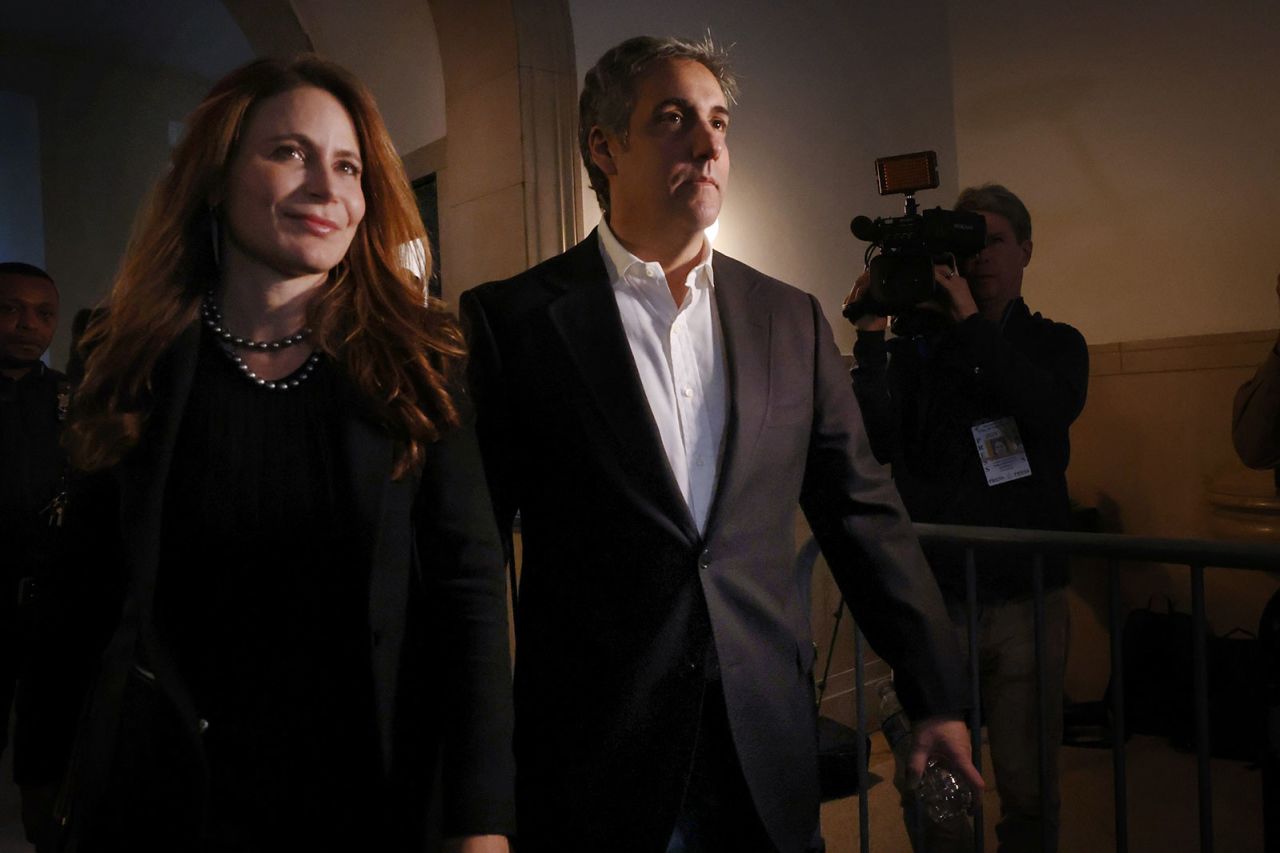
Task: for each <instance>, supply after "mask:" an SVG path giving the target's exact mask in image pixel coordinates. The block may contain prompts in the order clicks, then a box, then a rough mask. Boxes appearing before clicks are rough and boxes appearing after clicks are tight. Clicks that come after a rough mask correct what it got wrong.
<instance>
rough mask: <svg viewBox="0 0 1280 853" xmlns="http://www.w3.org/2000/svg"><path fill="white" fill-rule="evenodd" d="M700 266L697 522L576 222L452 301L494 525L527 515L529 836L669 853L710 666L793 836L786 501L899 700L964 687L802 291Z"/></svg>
mask: <svg viewBox="0 0 1280 853" xmlns="http://www.w3.org/2000/svg"><path fill="white" fill-rule="evenodd" d="M713 267H714V271H715V300H716V306H717V309H718V311H719V316H720V321H721V328H722V330H723V338H724V350H725V355H726V367H727V376H728V384H729V417H728V424H727V427H726V434H725V437H724V452H723V458H722V460H721V463H720V469H719V474H718V479H717V487H716V495H715V498H714V501H713V504H712V508H711V513H710V517H709V520H708V522H707V529H706V533H705V535H703V534H699V532H698V530H697V529H696V527H695V526H694V523H693V520H692V518H691V517H690V515H689V512H688V510H687V508H686V507H685V504H684V502H683V499H682V498H681V495H680V492H679V490H678V488H677V486H676V483H675V479H674V477H673V476H672V473H671V471H670V467H669V465H668V463H667V460H666V456H665V454H664V452H663V448H662V443H661V439H660V438H659V436H658V432H657V428H656V426H655V424H654V420H653V417H652V415H651V413H650V410H649V406H648V403H647V400H646V398H645V396H644V391H643V388H642V386H641V384H640V379H639V375H638V373H637V372H636V369H635V366H634V362H633V360H632V357H631V353H630V349H629V347H628V344H627V340H626V336H625V333H624V332H623V328H622V325H621V320H620V318H619V314H618V309H617V305H616V302H615V300H614V295H613V291H612V289H611V287H610V284H609V280H608V276H607V274H606V271H605V266H604V262H603V259H602V258H601V255H600V249H599V244H598V242H597V239H596V236H595V235H594V234H592V235H591V236H590V237H589V238H588V239H586V240H585V241H583V242H582V243H580V244H578V245H577V246H575V247H574V248H573V249H570V250H569V251H568V252H566V253H565V254H563V255H560V256H558V257H556V258H553V259H551V260H549V261H547V262H545V263H543V264H541V265H539V266H537V267H534V268H533V269H531V270H529V271H528V272H526V273H524V274H522V275H519V276H517V277H515V278H514V279H510V280H508V281H504V282H494V283H490V284H485V285H482V286H481V287H478V288H476V289H474V290H471V291H469V292H467V293H465V294H463V297H462V301H461V308H462V317H463V323H464V328H467V329H468V331H469V341H470V346H471V348H472V355H471V368H470V378H471V383H472V393H473V396H474V399H475V404H476V407H477V430H478V432H479V435H480V442H481V447H482V450H483V452H484V457H485V465H486V469H487V473H488V475H489V480H490V490H491V492H492V494H493V497H494V502H495V506H496V509H497V514H498V519H499V525H500V527H502V528H506V529H508V530H509V529H510V525H511V522H512V516H513V513H514V512H515V511H516V510H519V511H520V517H521V531H522V537H523V548H524V552H523V559H524V563H523V576H522V579H521V589H520V603H519V609H518V612H517V615H516V619H517V621H516V626H517V655H516V761H517V808H518V813H519V827H520V839H521V841H522V842H523V843H525V844H526V845H529V846H530V847H532V848H533V849H536V850H542V849H549V850H550V849H554V850H560V851H564V850H604V849H608V850H618V851H629V850H636V851H661V850H663V849H664V847H665V844H666V842H667V838H668V836H669V834H670V832H671V830H672V827H673V826H674V823H675V819H676V815H677V810H678V808H679V805H680V799H681V793H682V791H683V785H684V782H685V777H686V774H687V770H688V767H689V760H690V758H691V754H692V751H693V737H694V733H695V731H696V727H697V722H698V718H699V703H700V701H701V697H702V691H703V687H704V685H705V683H706V680H707V679H708V678H716V677H718V678H719V679H720V680H721V682H722V685H723V691H724V697H725V702H726V705H727V707H728V713H729V723H730V729H731V731H732V735H733V740H734V744H735V746H736V748H737V752H738V755H739V757H740V759H741V763H742V768H743V771H744V773H745V775H746V779H747V782H748V784H749V787H750V789H751V793H752V796H753V799H754V801H755V804H756V807H757V808H758V810H759V813H760V816H761V818H762V819H763V821H764V825H765V826H766V827H767V829H768V831H769V833H770V835H771V837H772V838H773V840H774V841H775V843H776V844H777V845H778V847H779V848H780V849H781V850H783V851H793V850H804V849H806V847H807V845H808V843H809V841H810V840H811V833H812V831H813V829H814V827H815V826H816V825H817V818H818V813H817V810H818V778H817V764H816V750H815V719H814V695H813V675H812V667H813V660H814V652H813V645H812V639H811V630H810V624H809V621H810V620H809V612H810V597H809V583H810V579H809V576H808V573H807V572H806V573H797V572H796V571H795V569H794V565H795V541H794V530H795V509H796V506H797V504H798V505H800V506H801V507H802V508H803V509H804V511H805V513H806V515H807V517H808V520H809V522H810V524H811V526H812V528H813V530H814V532H815V534H816V535H817V537H818V540H819V542H820V544H821V545H822V549H823V551H824V553H825V555H826V557H827V560H828V562H829V563H830V565H831V567H832V569H833V571H834V573H835V576H836V578H837V580H838V581H839V583H840V586H841V588H842V590H843V591H844V592H845V594H846V595H847V596H848V598H849V601H850V604H851V605H852V607H853V611H854V613H855V615H856V617H857V619H858V622H859V625H860V626H861V627H862V628H863V630H864V631H865V632H866V634H867V636H868V637H869V638H870V640H871V642H872V643H873V644H874V645H875V647H876V648H877V650H878V651H879V652H880V653H881V654H882V655H883V656H884V657H885V658H886V659H887V660H888V661H889V662H890V663H892V664H893V666H894V667H895V668H896V669H898V670H899V672H900V673H901V677H902V682H903V683H902V686H901V688H900V693H901V696H902V699H903V702H904V704H905V705H906V707H907V708H908V710H909V711H910V712H911V713H912V714H914V715H921V714H930V713H938V712H944V711H955V710H957V709H959V708H960V707H962V706H963V704H964V699H963V686H962V684H961V682H960V681H959V679H958V676H959V674H958V670H957V669H956V666H955V663H954V661H955V660H956V659H957V655H958V650H957V649H956V648H955V646H954V640H953V639H952V637H951V634H950V633H949V627H948V625H949V623H948V621H947V617H946V613H945V611H944V609H943V604H942V599H941V596H940V595H939V592H938V588H937V585H936V584H935V583H934V581H933V579H932V577H931V575H930V573H929V570H928V567H927V566H926V565H925V563H924V559H923V557H922V555H921V553H920V549H919V546H918V545H917V542H916V538H915V536H914V533H913V532H912V529H911V527H910V526H909V524H908V521H907V518H906V515H905V514H904V512H903V509H902V505H901V502H900V500H899V498H898V495H897V492H896V491H895V489H894V487H893V484H892V482H891V481H890V480H889V478H888V476H887V474H886V472H885V470H884V469H883V468H882V467H881V466H880V465H879V464H878V463H877V462H876V461H875V459H874V458H873V457H872V455H871V452H870V450H869V449H868V446H867V441H866V437H865V435H864V433H863V429H862V423H861V419H860V416H859V413H858V407H857V404H856V403H855V401H854V398H853V394H852V392H851V390H850V388H849V384H848V379H847V374H846V373H845V370H844V365H843V360H842V359H841V357H840V354H839V352H838V351H837V349H836V347H835V344H834V341H833V339H832V336H831V331H830V329H829V327H828V326H827V324H826V321H825V320H824V319H823V315H822V311H821V309H820V308H819V306H818V303H817V302H816V301H815V300H814V299H813V298H812V297H811V296H808V295H807V294H805V293H803V292H801V291H799V290H796V289H794V288H792V287H789V286H787V285H785V284H783V283H781V282H779V281H776V280H774V279H771V278H769V277H768V276H765V275H762V274H761V273H759V272H757V271H755V270H753V269H751V268H749V267H747V266H745V265H743V264H741V263H739V262H737V261H735V260H733V259H732V258H729V257H726V256H724V255H722V254H719V253H717V254H716V255H715V258H714V261H713ZM708 664H710V667H709V666H708ZM716 664H718V670H719V672H718V674H717V673H716V672H714V671H708V669H714V667H715V665H716Z"/></svg>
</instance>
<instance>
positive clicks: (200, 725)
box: [196, 717, 209, 734]
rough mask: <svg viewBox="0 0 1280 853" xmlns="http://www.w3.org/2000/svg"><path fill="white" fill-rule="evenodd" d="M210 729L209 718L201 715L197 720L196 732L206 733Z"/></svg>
mask: <svg viewBox="0 0 1280 853" xmlns="http://www.w3.org/2000/svg"><path fill="white" fill-rule="evenodd" d="M208 730H209V721H208V720H206V719H205V718H204V717H201V718H200V719H198V720H196V733H197V734H204V733H205V732H206V731H208Z"/></svg>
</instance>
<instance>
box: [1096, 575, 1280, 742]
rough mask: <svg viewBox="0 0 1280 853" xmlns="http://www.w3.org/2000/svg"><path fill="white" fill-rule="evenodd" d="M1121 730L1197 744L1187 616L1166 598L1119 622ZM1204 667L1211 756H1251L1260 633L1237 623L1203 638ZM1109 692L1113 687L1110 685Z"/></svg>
mask: <svg viewBox="0 0 1280 853" xmlns="http://www.w3.org/2000/svg"><path fill="white" fill-rule="evenodd" d="M1123 644H1124V703H1125V714H1124V716H1125V732H1126V733H1128V734H1146V735H1159V736H1162V737H1167V738H1168V739H1169V741H1170V743H1172V744H1173V745H1174V746H1176V747H1178V748H1180V749H1195V747H1196V733H1195V706H1194V704H1193V703H1194V694H1193V689H1194V675H1193V665H1192V657H1191V654H1192V648H1191V644H1192V621H1191V615H1190V614H1189V613H1179V612H1177V611H1175V610H1174V609H1173V602H1172V601H1170V600H1169V599H1168V598H1166V599H1165V610H1164V611H1163V612H1162V611H1160V610H1157V609H1156V608H1155V607H1153V606H1151V604H1150V603H1149V604H1148V606H1147V607H1146V608H1145V609H1137V610H1133V611H1131V612H1130V613H1129V616H1128V617H1127V618H1126V619H1125V623H1124V634H1123ZM1205 647H1206V653H1207V658H1208V669H1209V685H1208V687H1209V743H1210V748H1211V753H1212V755H1213V756H1214V757H1215V758H1227V759H1234V760H1238V761H1254V760H1256V759H1257V758H1258V756H1259V753H1260V750H1261V748H1262V732H1263V720H1262V715H1263V711H1262V694H1261V680H1260V676H1261V673H1260V670H1259V653H1258V639H1257V637H1255V636H1254V635H1253V634H1251V633H1250V632H1248V631H1245V630H1243V629H1240V628H1236V629H1234V630H1232V631H1229V632H1227V633H1226V634H1224V635H1222V636H1220V637H1218V636H1213V635H1212V634H1210V635H1209V636H1207V637H1206V638H1205ZM1108 693H1110V688H1108Z"/></svg>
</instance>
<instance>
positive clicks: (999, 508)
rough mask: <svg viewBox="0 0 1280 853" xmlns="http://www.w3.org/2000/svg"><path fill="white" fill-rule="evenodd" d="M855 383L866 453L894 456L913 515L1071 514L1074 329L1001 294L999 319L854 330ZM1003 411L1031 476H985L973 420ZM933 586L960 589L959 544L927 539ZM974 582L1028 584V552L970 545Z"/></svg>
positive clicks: (1024, 589)
mask: <svg viewBox="0 0 1280 853" xmlns="http://www.w3.org/2000/svg"><path fill="white" fill-rule="evenodd" d="M853 354H854V359H855V361H856V362H857V366H856V367H855V368H854V369H853V390H854V393H855V394H857V397H858V403H859V405H860V406H861V407H862V413H863V419H864V422H865V424H866V428H867V435H868V437H869V438H870V440H871V447H872V449H873V450H874V452H875V454H876V457H877V458H878V459H879V460H880V461H881V462H884V463H888V464H892V466H893V476H894V480H895V482H896V483H897V484H898V490H899V491H900V492H901V493H902V501H903V503H904V504H906V507H907V511H908V512H909V513H910V514H911V518H912V520H913V521H919V522H929V523H935V524H967V525H978V526H989V527H1018V528H1026V529H1039V530H1062V529H1066V528H1067V527H1068V525H1069V523H1070V506H1069V501H1068V497H1067V477H1066V471H1067V463H1068V461H1069V460H1070V456H1071V444H1070V437H1069V430H1070V427H1071V423H1072V422H1073V421H1074V420H1075V419H1076V417H1077V416H1078V415H1079V414H1080V411H1081V409H1083V408H1084V401H1085V393H1086V389H1087V387H1088V381H1089V350H1088V347H1087V346H1086V345H1085V341H1084V338H1083V337H1082V336H1081V335H1080V333H1079V332H1078V331H1076V330H1075V329H1073V328H1072V327H1071V326H1068V325H1066V324H1064V323H1055V322H1053V321H1051V320H1048V319H1046V318H1044V317H1042V316H1040V315H1039V314H1032V313H1031V311H1030V310H1028V308H1027V306H1026V303H1024V302H1023V301H1022V300H1021V299H1017V300H1015V301H1013V302H1012V303H1010V305H1009V307H1008V308H1007V309H1006V311H1005V315H1004V320H1003V322H1002V323H1000V324H996V323H991V322H989V321H987V320H985V319H984V318H983V317H982V316H980V315H974V316H972V317H969V318H968V319H966V320H965V321H964V322H962V323H958V324H955V325H951V326H948V327H946V328H945V329H942V330H940V331H935V332H934V333H932V334H926V335H917V336H900V337H896V338H893V339H891V340H889V341H886V340H885V336H884V333H883V332H879V333H876V332H865V331H860V332H859V333H858V338H857V341H856V343H855V344H854V348H853ZM1003 417H1011V418H1013V420H1014V421H1015V423H1016V424H1017V428H1018V432H1019V435H1020V437H1021V439H1022V443H1023V445H1024V448H1025V453H1026V457H1027V461H1028V462H1029V464H1030V468H1031V476H1029V477H1023V478H1021V479H1016V480H1012V481H1009V482H1004V483H999V484H997V485H994V486H992V485H988V484H987V479H986V475H985V474H984V472H983V468H982V462H981V460H980V458H979V456H978V452H977V449H976V445H975V441H974V436H973V432H972V430H973V427H974V425H975V424H976V423H978V422H981V421H985V420H989V419H993V418H1003ZM927 553H928V554H929V560H930V563H931V564H932V566H933V569H934V573H935V574H936V576H937V578H938V583H939V585H940V586H941V587H942V590H943V593H944V594H945V595H946V596H947V597H948V598H950V599H952V600H963V599H964V597H965V582H964V557H963V554H962V553H961V552H960V551H959V550H955V549H950V548H941V547H933V548H930V549H928V552H927ZM977 562H978V594H979V597H980V598H981V599H982V600H984V601H1005V600H1010V599H1017V598H1023V597H1026V596H1029V595H1030V594H1031V589H1032V582H1031V574H1030V571H1029V570H1028V566H1029V564H1030V557H1026V556H1018V555H997V554H981V553H980V554H978V555H977ZM1066 581H1067V573H1066V565H1065V562H1064V561H1063V560H1061V559H1050V560H1048V561H1046V572H1045V587H1046V588H1049V589H1052V588H1055V587H1060V586H1063V585H1064V584H1065V583H1066Z"/></svg>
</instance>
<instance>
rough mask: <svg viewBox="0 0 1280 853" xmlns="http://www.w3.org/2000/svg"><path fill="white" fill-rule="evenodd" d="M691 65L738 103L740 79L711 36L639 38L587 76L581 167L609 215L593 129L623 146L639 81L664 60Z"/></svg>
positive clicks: (618, 49) (605, 178) (580, 119)
mask: <svg viewBox="0 0 1280 853" xmlns="http://www.w3.org/2000/svg"><path fill="white" fill-rule="evenodd" d="M669 59H689V60H692V61H694V62H699V63H701V64H702V65H703V66H704V67H706V69H707V70H708V71H710V72H711V73H712V74H713V75H715V78H716V80H717V81H718V82H719V83H720V91H722V92H724V98H725V100H726V101H727V102H728V103H730V104H734V103H737V100H738V79H737V77H735V76H734V73H733V70H732V69H731V68H730V67H729V54H728V51H727V50H725V49H722V48H720V47H718V46H717V45H716V44H715V43H714V42H712V41H711V36H710V34H708V35H706V36H704V37H703V38H701V39H699V40H698V41H689V40H686V39H679V38H672V37H667V38H654V37H652V36H637V37H636V38H631V39H627V40H626V41H624V42H623V43H622V44H619V45H617V46H616V47H614V48H611V49H610V50H608V51H607V52H606V53H605V55H604V56H602V57H600V61H599V62H597V63H596V64H595V67H593V68H592V69H591V70H590V71H588V72H587V77H586V80H584V81H583V84H582V96H581V97H580V98H579V99H578V147H579V149H580V150H581V152H582V162H583V165H585V166H586V167H587V175H588V177H590V179H591V188H592V189H593V190H595V191H596V199H597V200H599V202H600V209H601V210H603V211H604V212H605V213H606V214H607V213H608V212H609V179H608V176H606V175H605V173H604V172H602V171H601V170H600V168H599V167H598V166H596V164H595V163H594V162H592V160H591V151H590V148H589V145H588V143H589V140H590V138H591V130H592V128H595V127H599V128H601V129H602V130H605V131H607V132H609V133H612V134H613V135H614V136H616V137H617V138H618V139H619V140H621V141H622V143H623V144H624V145H625V144H626V143H627V129H628V127H629V126H630V122H631V111H632V110H634V109H635V102H636V81H637V80H638V79H639V78H640V77H641V75H643V74H644V73H645V71H647V70H648V69H649V67H650V66H651V65H652V64H653V63H655V62H659V61H662V60H669Z"/></svg>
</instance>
